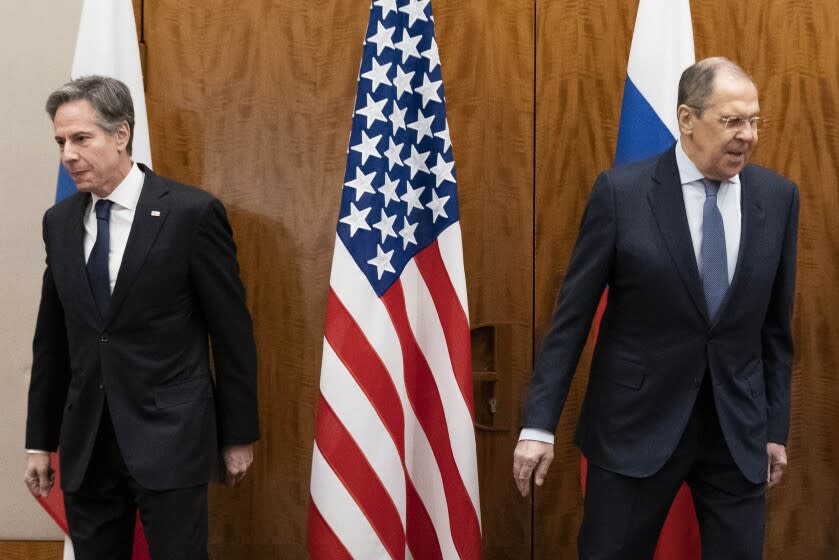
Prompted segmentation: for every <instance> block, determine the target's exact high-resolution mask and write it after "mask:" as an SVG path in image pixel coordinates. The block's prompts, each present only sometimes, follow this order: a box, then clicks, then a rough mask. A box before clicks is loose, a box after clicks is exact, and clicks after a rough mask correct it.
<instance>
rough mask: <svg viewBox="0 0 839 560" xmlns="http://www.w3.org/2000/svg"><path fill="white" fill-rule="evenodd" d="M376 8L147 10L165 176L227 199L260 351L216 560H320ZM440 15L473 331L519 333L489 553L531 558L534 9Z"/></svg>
mask: <svg viewBox="0 0 839 560" xmlns="http://www.w3.org/2000/svg"><path fill="white" fill-rule="evenodd" d="M369 5H370V3H369V2H368V1H361V2H356V1H354V2H347V1H342V0H330V1H327V2H317V3H315V2H309V1H307V0H294V1H288V2H275V1H268V0H248V1H245V2H237V3H228V2H222V1H219V0H214V1H209V2H194V1H191V2H182V1H175V0H159V1H156V2H145V7H144V25H143V28H144V36H145V43H146V51H145V52H146V60H145V64H146V99H147V103H148V110H149V116H150V128H151V136H152V150H153V157H154V162H155V169H156V171H157V172H159V173H161V174H163V175H167V176H170V177H173V178H176V179H179V180H181V181H185V182H189V183H193V184H198V185H200V186H202V187H204V188H206V189H207V190H209V191H211V192H213V193H214V194H216V195H217V196H219V197H220V198H221V199H222V200H223V201H224V203H225V205H226V206H227V208H228V212H229V214H230V218H231V223H232V226H233V229H234V233H235V238H236V241H237V244H238V246H239V261H240V264H241V266H242V274H243V279H244V282H245V286H246V289H247V293H248V302H249V305H250V308H251V310H252V312H253V316H254V323H255V328H256V335H257V345H258V349H259V368H260V373H259V375H260V377H259V382H260V398H261V401H260V417H261V420H262V427H263V438H262V440H261V441H260V442H259V444H258V445H257V449H256V462H255V466H254V470H253V472H252V474H250V475H249V477H248V478H247V479H246V481H245V483H244V484H243V485H242V486H240V487H239V488H237V489H235V490H229V489H225V488H217V489H214V490H213V491H212V493H211V516H210V517H211V519H210V534H211V537H210V540H211V554H212V556H213V557H214V558H245V557H248V558H304V557H305V519H306V508H307V506H308V483H309V468H310V462H311V449H312V441H313V436H314V420H315V403H316V398H317V383H318V379H319V366H320V354H321V344H322V327H323V319H322V318H323V314H324V304H325V297H326V289H327V285H328V275H329V265H330V260H331V256H332V248H333V244H334V236H335V223H336V219H337V211H338V204H339V200H340V192H341V185H342V183H343V180H342V179H343V173H344V165H345V161H346V150H347V139H348V136H349V128H350V124H351V114H352V108H353V101H354V98H355V86H356V77H357V70H358V65H359V62H360V56H361V46H362V41H363V37H364V32H365V29H366V23H367V18H368V14H369V11H368V10H369ZM434 10H435V16H436V17H435V20H436V23H437V33H438V43H439V49H440V56H441V61H442V67H443V76H444V79H445V82H444V83H445V91H446V97H447V104H448V118H449V123H450V126H451V134H452V142H453V146H454V153H455V156H456V164H457V174H458V182H459V190H460V202H461V215H462V229H463V237H464V244H465V247H464V253H465V260H466V270H467V282H468V288H469V299H470V310H471V321H472V323H473V324H475V325H502V326H504V329H503V330H504V333H506V334H505V336H506V339H505V340H503V341H502V342H503V344H504V347H505V348H506V349H507V356H506V360H507V364H506V365H507V367H506V369H505V371H504V372H502V373H503V375H505V376H508V379H506V382H507V383H506V385H507V387H508V388H509V392H508V393H507V394H504V395H499V398H500V399H504V401H503V402H504V406H506V412H507V414H506V415H507V418H506V428H505V429H503V430H498V431H486V432H481V433H480V435H479V437H478V453H479V473H480V485H481V492H482V495H483V500H482V501H483V508H482V510H483V511H482V514H483V515H482V518H483V526H484V535H485V544H486V550H487V555H486V557H487V558H523V557H526V554H527V552H528V551H529V548H530V516H529V506H528V504H527V503H526V502H524V501H523V500H520V499H517V498H516V497H515V494H514V486H513V484H512V480H511V478H510V471H511V468H510V461H511V453H512V447H513V445H514V442H515V437H516V432H517V423H518V415H519V405H518V403H519V402H520V400H521V397H520V393H521V387H522V386H523V385H524V384H525V382H526V379H527V376H528V373H529V368H530V364H531V344H532V303H531V294H532V278H533V275H532V272H533V271H532V263H533V258H532V224H533V220H532V214H533V174H532V169H533V110H532V109H533V87H532V86H533V65H532V60H533V9H532V6H531V7H527V6H525V9H522V4H521V2H520V0H501V1H499V0H481V1H478V0H475V1H470V2H460V1H457V0H437V1H435V3H434ZM464 46H467V48H464ZM489 115H491V116H492V118H488V116H489ZM479 406H488V403H485V402H484V403H479Z"/></svg>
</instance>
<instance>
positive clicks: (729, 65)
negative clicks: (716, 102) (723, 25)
mask: <svg viewBox="0 0 839 560" xmlns="http://www.w3.org/2000/svg"><path fill="white" fill-rule="evenodd" d="M720 70H725V71H726V72H728V73H729V74H731V75H733V76H734V77H737V78H744V79H746V80H749V81H750V82H752V83H754V80H753V79H752V77H751V76H750V75H749V73H748V72H746V71H745V70H743V69H742V68H741V67H740V66H739V65H737V63H735V62H733V61H731V60H729V59H727V58H725V57H723V56H715V57H712V58H706V59H703V60H700V61H699V62H697V63H696V64H693V65H692V66H689V67H688V68H687V69H686V70H685V71H684V72H682V77H681V79H679V98H678V101H677V103H678V105H687V106H688V107H695V108H696V110H697V116H701V115H702V111H704V110H705V105H706V103H707V101H708V98H709V97H711V95H712V94H713V93H714V79H715V78H716V77H717V75H718V74H719V71H720Z"/></svg>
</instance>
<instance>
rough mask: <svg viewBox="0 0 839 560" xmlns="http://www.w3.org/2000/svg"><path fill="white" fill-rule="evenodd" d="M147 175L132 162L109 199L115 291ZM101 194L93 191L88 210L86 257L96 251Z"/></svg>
mask: <svg viewBox="0 0 839 560" xmlns="http://www.w3.org/2000/svg"><path fill="white" fill-rule="evenodd" d="M144 180H145V175H143V172H142V171H140V168H139V167H138V166H137V164H136V163H134V164H132V165H131V170H130V171H129V172H128V175H126V176H125V179H123V180H122V183H120V184H119V185H117V188H115V189H114V190H113V192H112V193H111V194H109V195H108V196H107V199H108V200H110V201H111V202H113V204H112V205H111V218H110V227H109V233H110V237H111V239H110V241H111V246H110V249H109V250H108V276H109V279H110V281H111V293H113V291H114V285H115V284H116V282H117V274H119V267H120V265H121V264H122V256H123V254H124V253H125V244H126V243H128V234H129V233H130V232H131V224H132V223H134V212H135V210H137V201H138V200H139V199H140V191H142V190H143V181H144ZM100 198H101V197H99V196H96V195H95V194H93V193H91V201H90V204H88V206H87V209H86V210H85V213H84V260H85V262H87V259H89V258H90V253H91V251H93V244H94V243H95V242H96V211H95V210H94V207H95V206H96V202H97V201H98V200H100Z"/></svg>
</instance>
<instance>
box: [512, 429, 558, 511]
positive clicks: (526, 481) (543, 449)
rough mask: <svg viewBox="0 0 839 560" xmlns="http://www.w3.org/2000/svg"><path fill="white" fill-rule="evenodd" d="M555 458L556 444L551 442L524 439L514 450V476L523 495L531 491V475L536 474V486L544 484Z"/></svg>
mask: <svg viewBox="0 0 839 560" xmlns="http://www.w3.org/2000/svg"><path fill="white" fill-rule="evenodd" d="M553 460H554V446H553V445H552V444H550V443H544V442H541V441H534V440H529V439H524V440H522V441H520V442H519V443H518V444H517V445H516V449H515V451H513V478H515V479H516V486H517V487H518V489H519V492H520V493H521V495H522V497H527V494H528V493H529V492H530V477H531V475H533V474H534V472H535V476H534V478H535V479H536V486H542V484H543V483H544V482H545V475H547V474H548V467H550V466H551V461H553Z"/></svg>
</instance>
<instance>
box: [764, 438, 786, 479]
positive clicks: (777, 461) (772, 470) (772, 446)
mask: <svg viewBox="0 0 839 560" xmlns="http://www.w3.org/2000/svg"><path fill="white" fill-rule="evenodd" d="M766 455H767V456H768V458H769V461H768V463H769V464H768V466H767V469H766V482H767V483H768V484H769V488H772V487H773V486H775V485H776V484H778V483H779V482H781V477H782V476H783V475H784V469H785V468H786V466H787V448H786V447H784V446H783V445H781V444H780V443H767V444H766Z"/></svg>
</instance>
